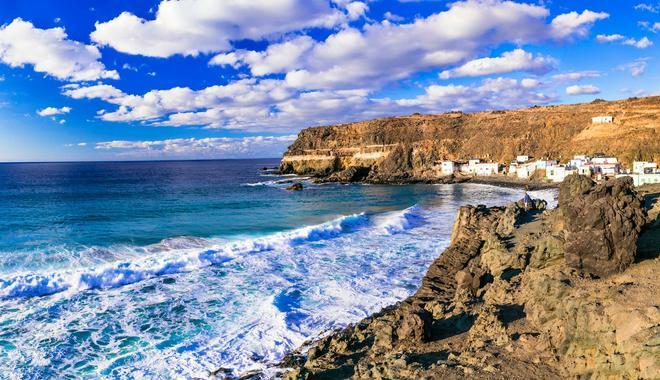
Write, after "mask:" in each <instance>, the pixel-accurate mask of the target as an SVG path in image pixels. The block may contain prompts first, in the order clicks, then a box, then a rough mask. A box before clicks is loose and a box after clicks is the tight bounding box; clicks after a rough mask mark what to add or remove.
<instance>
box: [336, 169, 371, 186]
mask: <svg viewBox="0 0 660 380" xmlns="http://www.w3.org/2000/svg"><path fill="white" fill-rule="evenodd" d="M370 170H371V168H368V167H364V166H351V167H349V168H348V169H345V170H342V171H340V172H338V173H334V174H333V175H331V176H330V177H328V179H327V180H328V181H331V182H359V181H362V180H363V179H365V178H366V177H367V176H368V175H369V171H370Z"/></svg>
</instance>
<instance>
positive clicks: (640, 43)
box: [623, 37, 653, 49]
mask: <svg viewBox="0 0 660 380" xmlns="http://www.w3.org/2000/svg"><path fill="white" fill-rule="evenodd" d="M623 44H624V45H630V46H634V47H636V48H638V49H646V48H647V47H649V46H653V41H651V40H649V39H648V38H647V37H643V38H641V39H639V40H635V39H634V38H628V39H627V40H625V41H623Z"/></svg>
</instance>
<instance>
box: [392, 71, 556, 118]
mask: <svg viewBox="0 0 660 380" xmlns="http://www.w3.org/2000/svg"><path fill="white" fill-rule="evenodd" d="M540 85H541V83H540V82H539V81H538V80H535V79H523V80H521V81H518V80H516V79H511V78H494V79H491V78H489V79H485V80H484V81H483V82H481V83H480V84H479V85H473V86H465V85H453V84H450V85H446V86H442V85H432V86H429V87H427V88H426V90H425V94H423V95H420V96H417V97H416V98H413V99H400V100H397V101H396V103H397V104H398V105H400V106H420V107H422V108H424V109H426V110H429V111H433V112H437V111H438V110H445V111H446V110H452V109H460V110H463V111H475V110H482V109H499V108H519V107H521V106H523V105H535V104H547V103H550V102H553V101H555V100H556V96H554V95H546V94H544V93H542V92H539V91H538V87H539V86H540Z"/></svg>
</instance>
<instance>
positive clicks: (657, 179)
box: [616, 173, 660, 186]
mask: <svg viewBox="0 0 660 380" xmlns="http://www.w3.org/2000/svg"><path fill="white" fill-rule="evenodd" d="M619 177H632V179H633V185H634V186H642V185H646V184H648V183H660V173H650V174H643V173H633V174H619V175H617V176H616V178H619Z"/></svg>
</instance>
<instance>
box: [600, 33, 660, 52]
mask: <svg viewBox="0 0 660 380" xmlns="http://www.w3.org/2000/svg"><path fill="white" fill-rule="evenodd" d="M596 41H598V42H600V43H606V42H619V43H621V45H628V46H634V47H636V48H638V49H646V48H647V47H649V46H653V41H651V40H649V39H648V37H643V38H640V39H639V40H636V39H634V38H627V37H626V36H623V35H621V34H608V35H605V34H599V35H598V36H596Z"/></svg>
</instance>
